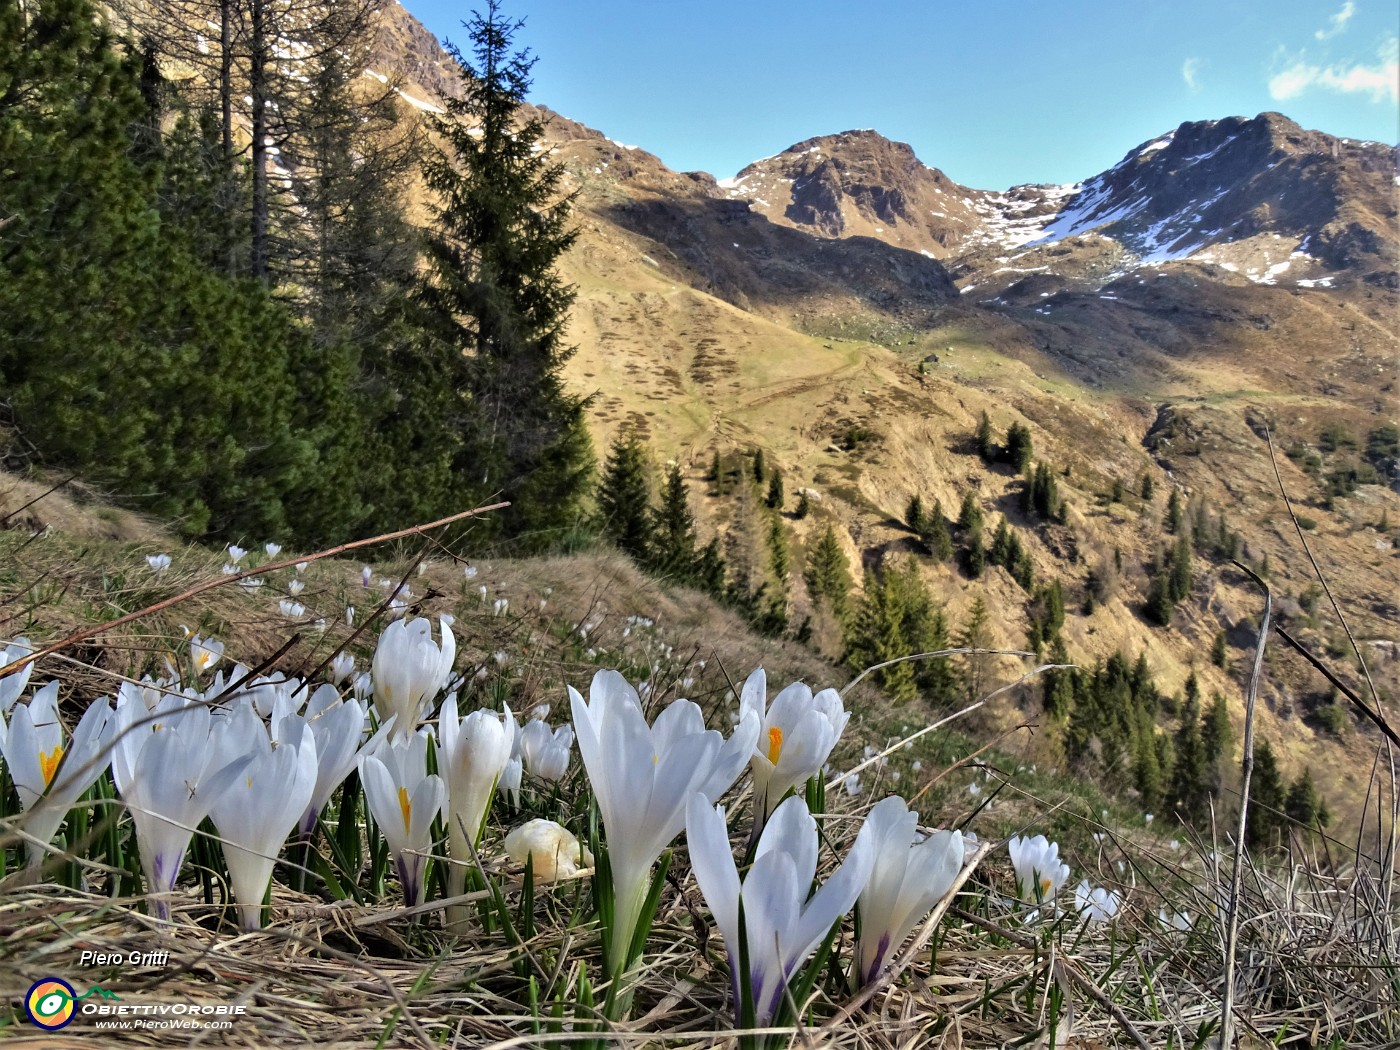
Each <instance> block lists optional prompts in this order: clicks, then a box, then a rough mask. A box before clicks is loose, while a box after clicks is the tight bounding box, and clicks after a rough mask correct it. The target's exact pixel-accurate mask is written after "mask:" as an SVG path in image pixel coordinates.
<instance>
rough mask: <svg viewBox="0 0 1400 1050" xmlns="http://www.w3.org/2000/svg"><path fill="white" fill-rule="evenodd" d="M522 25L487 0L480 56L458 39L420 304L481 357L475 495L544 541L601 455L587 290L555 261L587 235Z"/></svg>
mask: <svg viewBox="0 0 1400 1050" xmlns="http://www.w3.org/2000/svg"><path fill="white" fill-rule="evenodd" d="M520 26H521V23H520V22H518V21H514V22H513V21H510V20H508V19H506V18H504V17H503V16H502V13H501V9H500V3H499V0H486V13H485V15H484V16H482V15H480V14H476V15H473V17H472V20H471V21H470V22H469V23H467V30H468V32H469V33H470V35H471V41H472V54H473V58H474V62H468V61H466V60H465V59H464V58H463V56H462V54H461V52H460V51H458V50H457V49H456V48H455V47H453V46H451V45H449V47H448V51H449V53H450V54H451V55H452V57H453V58H454V59H456V60H457V62H458V64H459V66H460V68H461V76H460V85H461V93H460V95H459V96H458V97H455V98H445V99H444V100H443V106H444V107H445V110H446V112H445V113H444V114H443V115H442V116H440V117H434V118H433V121H432V123H433V128H434V130H435V131H436V133H437V136H438V138H439V140H440V141H441V142H442V143H443V146H442V147H441V148H440V149H439V150H438V151H437V152H436V153H435V155H434V156H432V157H431V158H430V160H429V163H428V164H427V165H426V174H427V182H428V186H429V188H430V189H431V190H432V192H433V194H434V197H435V199H436V205H435V208H434V222H433V229H432V232H431V234H430V235H429V236H428V238H427V257H428V263H429V270H430V274H429V279H428V281H427V282H426V284H425V285H424V287H423V289H422V293H421V301H422V306H423V310H424V314H425V317H426V319H427V322H428V324H429V327H430V330H431V332H432V334H433V336H434V337H435V339H436V341H437V343H438V345H439V346H440V347H441V352H442V353H444V354H446V355H448V356H450V357H452V358H454V359H457V358H463V359H465V360H466V361H467V363H468V375H467V381H466V383H465V384H464V386H463V388H462V389H460V390H459V391H458V394H459V396H460V398H461V400H462V403H463V409H464V411H463V412H462V413H461V422H462V426H463V428H464V430H465V431H466V433H467V438H466V441H465V448H464V450H463V457H464V458H463V462H462V463H461V471H460V473H461V474H462V476H464V477H468V478H470V479H471V481H472V482H473V483H474V484H473V486H472V487H473V490H474V491H472V492H471V493H469V494H468V496H467V498H484V497H486V496H489V495H491V494H495V493H499V494H501V495H502V496H503V497H504V498H506V499H508V500H510V501H511V507H510V508H509V510H508V511H507V512H505V513H504V514H502V515H500V516H495V517H492V518H489V519H486V522H487V524H488V525H489V526H491V527H493V528H495V529H496V531H498V532H500V533H503V534H504V535H505V536H507V537H510V538H514V539H515V540H516V541H517V544H518V545H519V546H521V547H523V548H525V549H533V548H541V547H547V546H548V545H550V544H551V543H552V542H556V541H557V539H558V537H559V534H560V532H561V531H562V530H564V529H565V528H568V527H570V526H572V524H573V523H574V522H575V521H576V520H577V518H578V515H579V508H580V506H581V503H582V500H583V498H584V496H585V494H586V492H587V489H588V485H589V481H590V474H591V471H592V467H593V455H592V449H591V446H590V443H589V439H588V432H587V430H586V429H585V427H584V416H583V412H584V407H585V401H584V399H583V398H581V397H578V396H576V395H574V394H571V393H569V392H568V391H567V390H565V388H564V380H563V367H564V364H565V362H566V361H568V359H569V358H570V357H571V356H572V355H573V352H574V351H573V349H572V348H571V347H569V346H568V345H567V344H566V343H565V342H564V328H565V325H566V323H567V320H568V311H569V307H570V304H571V303H572V302H573V299H574V291H573V289H572V288H570V287H569V286H568V285H566V284H565V283H564V281H563V279H562V278H561V277H560V276H559V274H558V272H557V269H556V267H557V266H558V263H559V260H560V258H561V257H562V256H563V254H564V253H565V252H566V251H568V249H569V247H570V246H571V245H572V244H573V243H574V241H575V239H576V238H577V230H576V229H573V228H571V227H570V225H569V216H570V208H571V205H572V203H573V197H572V196H563V195H561V189H562V185H563V178H564V167H563V165H561V164H555V163H554V162H553V161H551V160H550V154H549V151H548V150H545V149H543V148H542V146H541V140H542V139H543V137H544V132H545V125H544V121H543V119H542V118H540V117H538V116H527V115H526V111H525V110H524V109H523V108H522V107H523V106H524V103H525V98H526V93H527V92H528V90H529V87H530V69H531V67H532V66H533V64H534V59H532V58H530V57H529V55H528V54H527V53H526V52H524V51H517V52H515V53H512V52H511V44H512V41H513V39H514V36H515V34H516V33H517V31H518V30H519V29H520Z"/></svg>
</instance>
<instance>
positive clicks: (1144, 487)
mask: <svg viewBox="0 0 1400 1050" xmlns="http://www.w3.org/2000/svg"><path fill="white" fill-rule="evenodd" d="M1155 492H1156V488H1155V486H1154V484H1153V482H1152V475H1151V474H1150V473H1149V472H1148V471H1145V470H1144V471H1143V472H1142V478H1141V479H1140V480H1139V481H1138V495H1139V496H1140V497H1142V500H1143V502H1144V503H1151V502H1152V496H1153V494H1154V493H1155Z"/></svg>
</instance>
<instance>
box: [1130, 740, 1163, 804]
mask: <svg viewBox="0 0 1400 1050" xmlns="http://www.w3.org/2000/svg"><path fill="white" fill-rule="evenodd" d="M1133 780H1134V782H1135V785H1136V787H1137V790H1138V795H1139V797H1140V798H1141V801H1142V805H1143V808H1144V809H1146V810H1148V811H1149V812H1150V811H1152V810H1155V809H1156V808H1157V807H1158V805H1160V804H1161V801H1162V793H1163V791H1164V790H1165V789H1166V780H1165V778H1164V777H1163V776H1162V766H1161V760H1160V756H1159V755H1158V752H1157V741H1156V734H1155V733H1154V732H1153V731H1152V723H1151V722H1150V721H1148V722H1147V723H1146V724H1145V725H1143V726H1141V727H1140V729H1139V732H1138V734H1137V741H1136V744H1135V745H1134V748H1133Z"/></svg>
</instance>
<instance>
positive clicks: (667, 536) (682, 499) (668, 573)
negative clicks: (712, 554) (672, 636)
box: [600, 463, 699, 583]
mask: <svg viewBox="0 0 1400 1050" xmlns="http://www.w3.org/2000/svg"><path fill="white" fill-rule="evenodd" d="M600 499H601V495H600ZM697 563H698V558H697V555H696V552H695V515H694V514H693V513H691V510H690V489H689V486H687V485H686V483H685V478H684V476H683V475H682V474H681V468H680V464H678V463H670V464H668V465H667V467H666V480H665V481H664V482H663V483H662V486H661V505H660V506H659V507H658V508H657V511H656V517H655V520H654V522H653V524H652V536H651V558H650V562H649V564H650V566H651V567H652V568H653V569H654V570H655V571H657V572H658V573H660V574H661V575H662V576H665V577H667V578H669V579H674V580H678V581H680V582H682V583H694V582H696V579H697V577H698V569H699V565H698V564H697Z"/></svg>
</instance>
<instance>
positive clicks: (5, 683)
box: [0, 638, 34, 713]
mask: <svg viewBox="0 0 1400 1050" xmlns="http://www.w3.org/2000/svg"><path fill="white" fill-rule="evenodd" d="M33 652H34V648H33V647H32V646H31V645H30V644H29V639H28V638H16V639H15V640H14V641H13V642H11V643H10V644H9V645H7V646H5V647H4V648H3V649H0V667H8V666H9V665H10V664H12V663H14V662H15V661H16V660H23V659H24V658H25V657H26V656H29V655H30V654H31V653H33ZM32 670H34V665H33V664H32V663H27V664H25V665H24V666H23V667H21V668H20V669H19V670H18V671H15V672H13V673H12V674H7V675H6V676H5V677H4V678H0V713H4V712H5V711H8V710H9V709H10V708H12V707H14V706H15V701H16V700H18V699H19V697H20V694H21V693H23V692H24V687H25V686H26V685H28V684H29V672H30V671H32Z"/></svg>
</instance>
